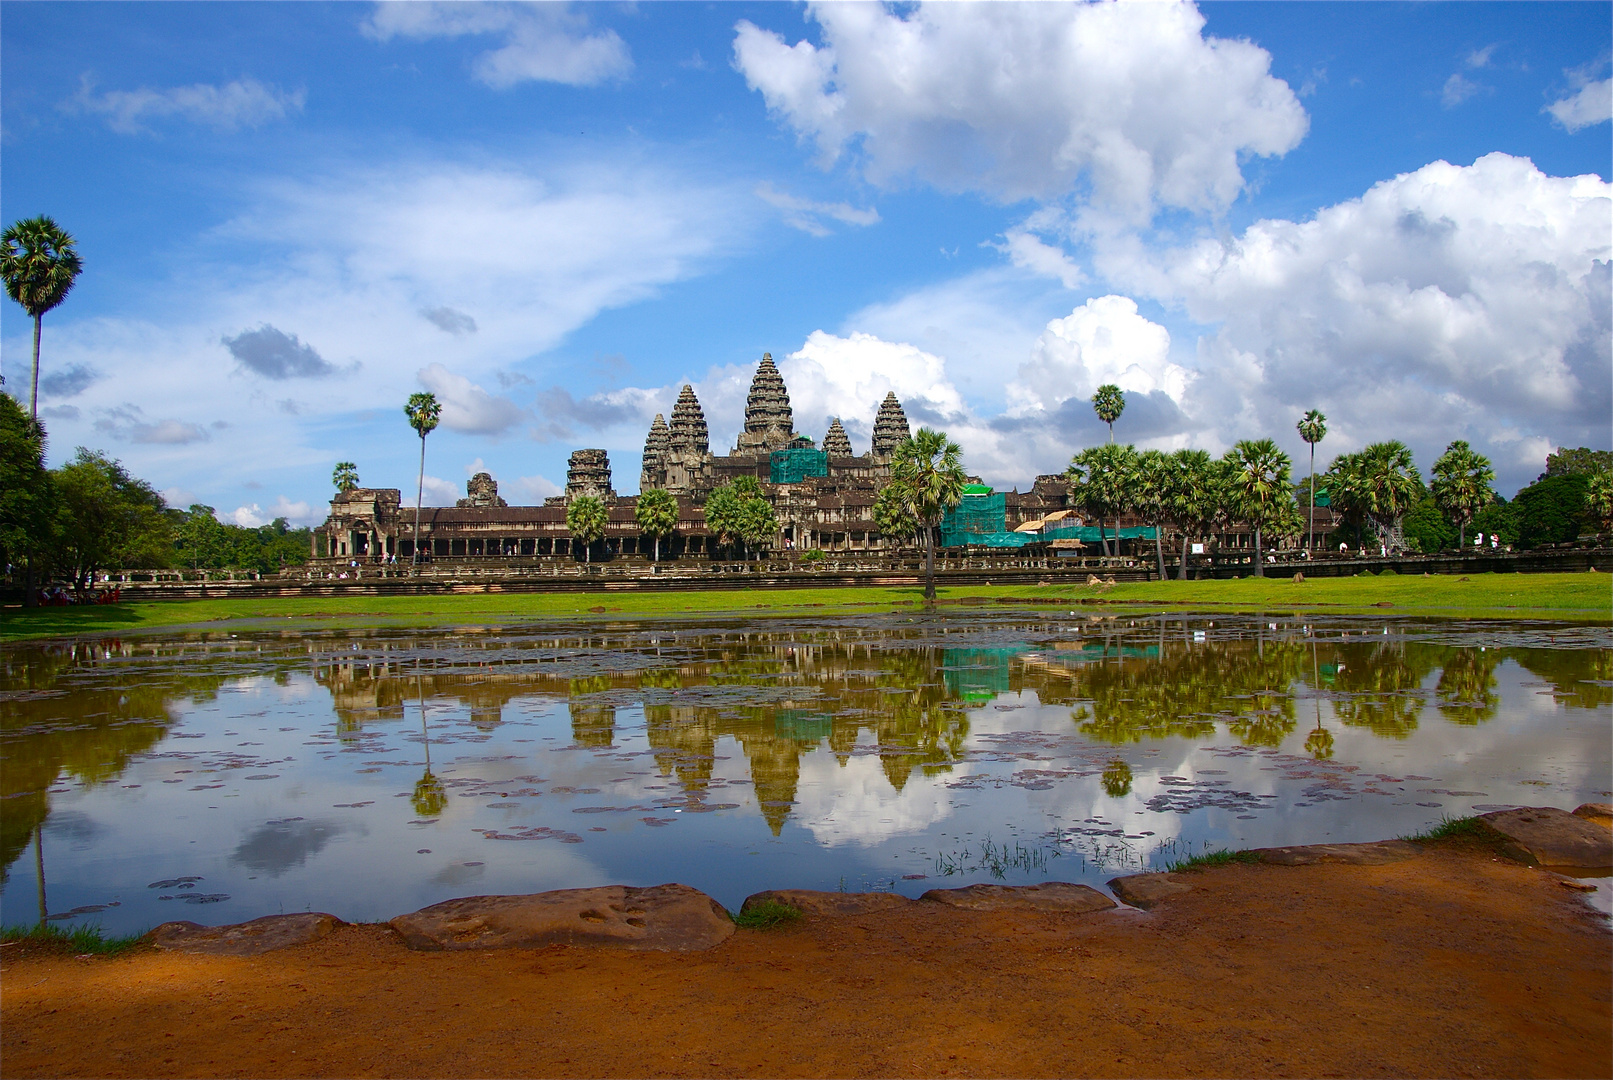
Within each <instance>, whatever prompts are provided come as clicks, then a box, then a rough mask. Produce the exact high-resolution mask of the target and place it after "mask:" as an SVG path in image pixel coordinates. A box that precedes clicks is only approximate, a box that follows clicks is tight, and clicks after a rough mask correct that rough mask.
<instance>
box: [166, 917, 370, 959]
mask: <svg viewBox="0 0 1613 1080" xmlns="http://www.w3.org/2000/svg"><path fill="white" fill-rule="evenodd" d="M342 925H344V924H343V922H342V920H340V919H338V918H337V917H336V916H334V915H326V914H325V913H324V912H322V911H311V912H309V911H304V912H298V913H297V914H295V915H265V916H264V917H263V918H261V919H253V920H252V921H251V922H244V923H234V924H231V925H229V926H203V925H201V924H200V923H193V922H184V921H181V922H165V923H163V924H162V925H161V926H158V927H156V928H155V929H153V930H152V931H151V932H150V933H149V934H147V935H146V940H147V941H149V942H150V943H151V944H152V945H154V946H156V947H157V948H159V949H167V950H169V951H171V952H183V953H205V954H209V955H213V956H257V955H258V954H259V953H266V952H268V951H269V950H271V949H284V948H288V947H289V946H292V945H306V944H307V943H308V942H310V941H318V940H319V939H320V938H322V937H324V936H325V935H327V934H329V933H330V932H331V931H332V930H334V929H336V928H337V927H338V926H342Z"/></svg>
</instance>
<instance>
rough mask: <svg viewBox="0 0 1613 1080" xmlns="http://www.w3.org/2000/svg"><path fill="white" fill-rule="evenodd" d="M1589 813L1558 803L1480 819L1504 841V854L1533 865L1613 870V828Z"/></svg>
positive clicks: (1489, 815) (1498, 811)
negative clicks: (1604, 825)
mask: <svg viewBox="0 0 1613 1080" xmlns="http://www.w3.org/2000/svg"><path fill="white" fill-rule="evenodd" d="M1588 819H1589V815H1588V814H1587V815H1584V816H1580V815H1576V814H1570V813H1569V812H1568V811H1567V810H1559V809H1558V808H1557V807H1555V806H1523V807H1519V808H1518V809H1516V810H1496V811H1493V812H1491V813H1488V814H1484V815H1483V816H1481V817H1480V818H1479V821H1480V822H1482V823H1483V824H1484V826H1485V827H1486V828H1487V829H1488V830H1489V831H1490V832H1491V833H1493V834H1494V835H1495V836H1497V837H1499V838H1500V839H1501V840H1502V841H1504V842H1503V844H1502V845H1501V853H1502V854H1504V855H1506V856H1507V857H1508V858H1512V859H1516V860H1518V861H1519V862H1522V863H1528V864H1529V865H1531V866H1551V867H1560V868H1563V869H1572V870H1607V869H1613V831H1610V830H1609V829H1606V828H1603V827H1602V826H1600V825H1597V824H1594V823H1593V822H1592V821H1591V820H1588Z"/></svg>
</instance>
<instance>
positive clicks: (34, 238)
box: [0, 216, 84, 419]
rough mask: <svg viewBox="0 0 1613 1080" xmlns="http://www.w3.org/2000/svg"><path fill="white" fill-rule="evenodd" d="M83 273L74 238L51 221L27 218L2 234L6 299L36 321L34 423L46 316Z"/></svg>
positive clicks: (0, 248) (30, 411)
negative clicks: (12, 301)
mask: <svg viewBox="0 0 1613 1080" xmlns="http://www.w3.org/2000/svg"><path fill="white" fill-rule="evenodd" d="M83 269H84V263H83V262H82V261H81V260H80V259H79V257H78V248H77V246H76V245H75V243H74V241H73V237H72V236H71V235H69V234H68V233H67V232H66V231H65V230H64V229H62V227H61V226H59V225H57V224H56V222H54V221H52V220H51V219H50V218H48V217H43V216H41V217H33V218H27V219H25V220H22V221H19V222H16V223H15V224H13V225H12V226H11V227H10V228H9V229H7V230H6V231H5V232H4V233H0V277H3V278H4V279H5V283H6V295H7V296H9V297H11V298H12V299H13V300H15V301H16V302H17V303H19V304H21V305H22V309H23V310H24V311H26V312H27V313H28V314H29V315H30V316H31V317H32V318H33V320H34V381H33V386H32V388H31V389H30V390H29V392H28V415H29V416H30V417H33V418H34V419H38V417H39V334H40V330H41V328H42V326H43V322H44V318H45V312H47V311H49V310H51V309H52V308H54V307H55V306H56V305H58V304H60V303H61V302H62V301H63V300H66V299H67V294H68V293H69V292H71V291H72V290H73V282H75V281H77V280H78V275H79V273H80V272H81V271H82V270H83Z"/></svg>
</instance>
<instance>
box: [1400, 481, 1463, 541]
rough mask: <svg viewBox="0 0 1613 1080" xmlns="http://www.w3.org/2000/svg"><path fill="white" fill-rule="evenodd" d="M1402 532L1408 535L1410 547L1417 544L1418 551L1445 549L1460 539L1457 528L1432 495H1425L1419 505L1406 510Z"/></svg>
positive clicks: (1407, 539)
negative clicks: (1452, 524)
mask: <svg viewBox="0 0 1613 1080" xmlns="http://www.w3.org/2000/svg"><path fill="white" fill-rule="evenodd" d="M1401 532H1402V533H1403V534H1404V535H1405V537H1406V546H1407V547H1408V548H1410V547H1411V546H1412V545H1414V544H1415V545H1416V549H1417V550H1418V551H1426V552H1430V553H1432V552H1435V551H1444V550H1445V549H1446V548H1448V547H1451V546H1452V545H1453V544H1455V543H1457V542H1458V539H1459V538H1458V536H1457V535H1456V529H1454V528H1453V527H1452V526H1451V523H1450V521H1449V520H1448V519H1447V518H1446V517H1445V514H1444V513H1443V512H1442V511H1441V510H1440V508H1439V504H1438V503H1436V502H1435V501H1434V497H1433V496H1432V495H1424V496H1423V498H1422V499H1421V500H1420V501H1419V502H1418V503H1417V505H1415V506H1413V507H1412V508H1411V509H1410V510H1408V511H1407V512H1406V517H1405V520H1404V521H1403V522H1402V524H1401Z"/></svg>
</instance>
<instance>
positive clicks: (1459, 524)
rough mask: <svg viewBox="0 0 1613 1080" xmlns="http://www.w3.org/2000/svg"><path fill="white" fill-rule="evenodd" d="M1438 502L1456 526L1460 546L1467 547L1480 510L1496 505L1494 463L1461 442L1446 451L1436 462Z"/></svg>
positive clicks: (1435, 495)
mask: <svg viewBox="0 0 1613 1080" xmlns="http://www.w3.org/2000/svg"><path fill="white" fill-rule="evenodd" d="M1433 475H1434V483H1433V495H1434V502H1435V503H1436V504H1438V506H1439V508H1440V509H1441V510H1443V511H1445V514H1446V516H1447V517H1449V518H1450V519H1451V520H1452V521H1454V522H1456V533H1457V541H1456V543H1457V546H1458V548H1459V549H1460V548H1465V547H1466V546H1467V526H1468V523H1469V522H1471V521H1472V520H1473V518H1474V516H1475V515H1477V514H1478V512H1479V511H1480V510H1483V509H1484V508H1485V507H1486V506H1488V505H1490V504H1491V503H1492V502H1494V501H1495V489H1494V488H1492V487H1491V486H1490V485H1491V483H1492V482H1493V481H1494V480H1495V470H1493V469H1491V468H1490V459H1489V458H1487V457H1485V456H1484V455H1483V454H1479V453H1475V452H1474V450H1473V448H1472V447H1471V446H1469V445H1467V443H1466V442H1465V441H1463V440H1461V439H1457V440H1456V441H1455V442H1453V443H1451V444H1450V445H1449V446H1447V447H1446V448H1445V452H1444V453H1443V454H1441V455H1440V456H1439V460H1437V461H1435V462H1434V468H1433Z"/></svg>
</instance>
